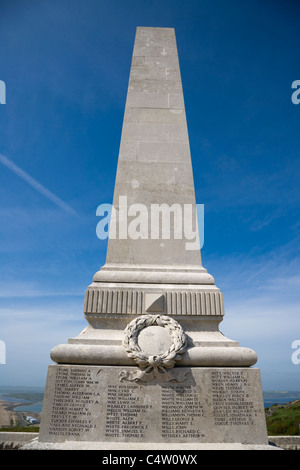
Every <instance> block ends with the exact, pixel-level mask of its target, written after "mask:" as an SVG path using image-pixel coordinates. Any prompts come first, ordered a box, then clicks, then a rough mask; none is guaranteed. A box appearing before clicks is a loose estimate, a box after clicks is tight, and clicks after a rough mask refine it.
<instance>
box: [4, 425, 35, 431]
mask: <svg viewBox="0 0 300 470" xmlns="http://www.w3.org/2000/svg"><path fill="white" fill-rule="evenodd" d="M39 430H40V428H39V427H38V426H24V427H23V426H8V427H3V428H0V432H39Z"/></svg>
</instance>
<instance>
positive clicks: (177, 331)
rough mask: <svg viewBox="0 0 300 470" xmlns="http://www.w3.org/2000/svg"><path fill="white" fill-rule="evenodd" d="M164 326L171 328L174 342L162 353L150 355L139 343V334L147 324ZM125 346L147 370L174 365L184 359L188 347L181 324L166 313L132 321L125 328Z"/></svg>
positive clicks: (163, 369) (162, 368) (161, 368)
mask: <svg viewBox="0 0 300 470" xmlns="http://www.w3.org/2000/svg"><path fill="white" fill-rule="evenodd" d="M152 325H156V326H162V327H164V328H167V329H168V330H169V333H170V335H171V338H172V340H173V344H172V345H171V346H170V348H169V349H168V351H166V352H165V353H163V354H161V355H150V354H147V353H146V352H145V351H143V350H142V349H141V348H140V346H139V344H138V335H139V333H140V331H141V330H143V329H144V328H146V327H147V326H152ZM123 346H124V348H125V349H126V352H127V354H128V356H129V357H131V358H132V359H134V361H135V362H136V363H137V364H138V365H139V367H141V368H146V370H145V372H149V371H151V370H153V369H154V368H155V369H158V370H160V371H161V372H165V368H167V369H170V368H172V367H174V365H175V362H176V361H180V360H181V359H182V354H184V352H185V351H186V348H187V337H186V335H185V333H184V331H183V328H182V327H181V325H180V324H179V323H178V322H177V321H176V320H174V319H173V318H171V317H168V316H166V315H142V316H140V317H138V318H135V319H134V320H133V321H132V322H130V323H129V324H128V325H127V327H126V328H125V330H124V339H123Z"/></svg>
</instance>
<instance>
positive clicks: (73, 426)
mask: <svg viewBox="0 0 300 470" xmlns="http://www.w3.org/2000/svg"><path fill="white" fill-rule="evenodd" d="M178 444H179V445H180V447H179V448H180V449H182V450H184V449H197V448H199V449H200V448H203V447H207V446H206V444H207V445H208V448H209V446H210V445H214V447H216V445H217V447H220V446H221V448H222V446H223V447H224V445H225V448H226V447H227V448H231V447H235V448H243V447H244V446H246V447H248V446H250V447H251V446H253V445H254V446H255V447H256V446H263V447H265V446H267V445H268V437H267V430H266V423H265V414H264V404H263V398H262V390H261V380H260V372H259V369H256V368H213V367H207V368H206V367H203V368H201V367H194V368H189V367H175V368H173V369H169V370H167V371H166V372H159V371H158V369H152V371H149V372H147V373H145V372H143V371H142V370H141V369H139V368H138V367H108V366H75V365H51V366H49V369H48V376H47V383H46V390H45V396H44V405H43V412H42V420H41V427H40V434H39V439H38V441H37V442H35V443H33V448H38V447H39V446H40V448H65V449H68V448H78V449H80V448H83V449H84V448H98V449H137V450H138V449H163V448H164V449H171V448H176V445H177V449H178ZM203 445H204V446H203Z"/></svg>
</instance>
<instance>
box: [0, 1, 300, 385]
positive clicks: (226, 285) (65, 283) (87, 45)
mask: <svg viewBox="0 0 300 470" xmlns="http://www.w3.org/2000/svg"><path fill="white" fill-rule="evenodd" d="M299 10H300V7H299V4H298V3H297V2H296V1H271V0H270V1H267V0H260V1H257V0H252V1H244V2H240V1H236V0H228V1H226V2H224V0H222V1H220V0H203V1H190V0H186V1H184V2H183V1H179V0H159V1H156V0H153V1H152V2H146V1H144V0H139V1H136V0H127V1H124V0H110V1H109V2H107V1H102V0H98V1H96V0H85V1H81V2H80V1H78V0H72V1H67V0H51V1H50V0H43V1H30V0H28V1H26V2H25V1H21V0H15V1H13V2H11V1H8V0H7V1H4V0H1V1H0V57H1V63H0V80H3V81H4V82H5V84H6V104H5V105H0V156H1V157H0V276H1V283H0V315H1V321H0V340H2V341H4V342H5V344H6V364H0V384H1V385H27V386H28V385H44V382H45V377H46V372H47V366H48V364H50V363H51V360H50V357H49V352H50V349H51V348H52V347H53V346H55V345H56V344H60V343H65V342H66V341H67V339H68V338H69V337H72V336H76V335H77V334H78V333H79V332H80V331H81V329H83V328H84V327H85V326H86V322H85V320H84V317H83V313H82V310H83V297H84V292H85V289H86V288H87V286H88V285H89V284H90V283H91V281H92V276H93V274H94V273H95V272H96V271H97V270H98V269H99V267H100V266H101V265H103V264H104V263H105V254H106V243H105V242H103V241H100V240H99V239H98V238H97V237H96V225H97V222H98V219H97V217H96V208H97V206H98V205H99V204H101V203H104V202H106V203H107V202H112V196H113V189H114V180H115V173H116V166H117V159H118V150H119V144H120V137H121V128H122V120H123V113H124V107H125V99H126V93H127V85H128V78H129V70H130V63H131V55H132V49H133V43H134V36H135V30H136V27H137V26H160V27H174V28H175V32H176V37H177V44H178V51H179V61H180V66H181V75H182V81H183V90H184V97H185V105H186V114H187V120H188V128H189V137H190V146H191V154H192V161H193V169H194V179H195V190H196V198H197V202H198V203H203V204H204V205H205V243H204V247H203V249H202V260H203V265H204V266H205V267H206V268H207V270H208V271H209V272H210V273H211V274H212V275H213V276H214V278H215V280H216V284H217V286H218V287H219V288H220V289H221V291H222V292H223V294H224V301H225V312H226V313H225V318H224V321H223V323H222V324H221V331H223V333H224V334H225V335H226V336H228V337H229V338H231V339H235V340H238V341H240V343H241V345H242V346H246V347H250V348H252V349H254V350H255V351H256V352H257V353H258V356H259V361H258V363H257V366H258V367H260V369H261V376H262V383H263V388H264V389H265V390H268V389H279V390H299V389H300V364H299V365H295V364H293V363H292V361H291V355H292V352H293V349H292V348H291V345H292V342H293V341H295V340H297V339H300V316H299V307H300V256H299V241H300V240H299V238H300V237H299V228H300V209H299V208H300V204H299V203H300V190H299V178H300V163H299V162H300V161H299V157H300V143H299V129H300V105H295V104H293V103H292V101H291V95H292V91H293V90H292V89H291V84H292V82H293V81H294V80H297V79H300V61H299V57H298V55H299V54H298V49H299V43H300V29H299V13H300V11H299Z"/></svg>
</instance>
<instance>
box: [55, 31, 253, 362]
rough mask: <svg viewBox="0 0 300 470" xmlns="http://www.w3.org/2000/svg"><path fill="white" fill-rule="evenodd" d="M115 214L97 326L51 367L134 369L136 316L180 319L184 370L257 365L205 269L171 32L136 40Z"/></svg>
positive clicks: (94, 311)
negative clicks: (130, 342) (131, 333)
mask: <svg viewBox="0 0 300 470" xmlns="http://www.w3.org/2000/svg"><path fill="white" fill-rule="evenodd" d="M113 206H114V208H115V213H114V214H113V216H115V218H114V219H113V222H114V227H111V232H113V234H112V233H111V234H110V239H109V241H108V248H107V259H106V264H105V265H104V266H103V267H102V268H101V269H100V271H98V272H97V273H96V274H95V275H94V279H93V283H92V284H91V285H90V286H89V288H88V289H87V291H86V295H85V303H84V313H85V316H86V319H87V321H88V322H89V324H90V326H89V327H88V328H87V329H85V330H84V332H83V333H82V334H81V335H79V336H78V337H77V338H74V339H71V340H69V344H68V345H62V346H57V347H55V348H54V349H53V350H52V352H51V356H52V359H53V360H54V361H56V362H59V363H65V362H67V363H76V364H78V363H82V364H84V363H91V361H92V363H93V364H118V365H120V364H128V365H129V364H133V361H132V359H130V358H129V357H128V355H127V354H126V351H125V350H124V347H123V346H122V341H123V334H124V333H123V332H124V328H125V327H126V325H127V323H128V322H129V321H130V320H132V319H133V318H135V317H136V316H138V315H143V314H151V313H160V314H162V315H170V316H172V317H173V318H176V319H177V320H178V321H180V323H181V324H182V326H183V327H184V329H185V331H186V334H187V337H188V344H187V349H186V352H185V354H184V355H183V358H182V360H181V362H180V365H193V366H196V365H202V366H208V365H214V366H217V365H223V366H237V365H241V366H250V365H252V364H254V363H255V362H256V359H257V358H256V354H255V353H254V351H252V350H250V349H247V348H240V347H239V343H238V342H236V341H231V340H229V339H228V338H225V337H224V336H223V335H222V334H221V333H220V332H219V330H218V325H219V323H220V321H222V319H223V315H224V306H223V296H222V294H221V292H220V290H219V289H218V288H217V287H216V286H215V283H214V278H213V277H212V276H211V275H210V274H208V273H207V270H206V269H204V268H203V266H202V263H201V254H200V245H199V243H198V244H197V241H198V242H199V232H198V230H197V226H196V201H195V191H194V180H193V171H192V163H191V155H190V146H189V137H188V130H187V122H186V114H185V106H184V98H183V91H182V83H181V76H180V68H179V61H178V53H177V46H176V39H175V32H174V29H172V28H137V31H136V38H135V44H134V50H133V57H132V64H131V70H130V78H129V86H128V94H127V100H126V107H125V115H124V122H123V129H122V136H121V145H120V151H119V160H118V168H117V175H116V183H115V193H114V199H113ZM143 210H144V211H145V210H146V211H147V214H144V213H143ZM189 215H191V216H192V219H191V220H189ZM138 216H139V217H140V218H142V217H143V216H144V219H143V220H145V217H146V221H147V227H146V231H145V227H138V228H139V230H140V231H139V232H138V231H137V230H136V231H135V232H134V234H132V233H131V232H132V230H131V225H130V224H134V220H136V218H137V217H138ZM176 216H177V219H175V217H176ZM174 220H175V225H174ZM137 222H138V221H137ZM176 222H177V223H176ZM191 222H193V225H192V224H191ZM144 225H145V224H144ZM187 225H188V227H187ZM134 227H136V225H134ZM168 228H169V232H168V233H165V232H164V233H163V230H165V231H166V230H167V229H168ZM143 229H144V231H143ZM187 229H189V231H190V232H191V234H194V239H193V240H189V239H188V238H187V237H186V236H185V232H186V231H187ZM112 235H113V238H112ZM132 235H135V236H134V238H133V236H132ZM166 236H167V237H168V236H169V238H163V237H166ZM108 325H109V326H108ZM82 345H86V346H87V347H86V348H83V347H82ZM228 347H229V348H230V349H228ZM207 348H209V349H207Z"/></svg>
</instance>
